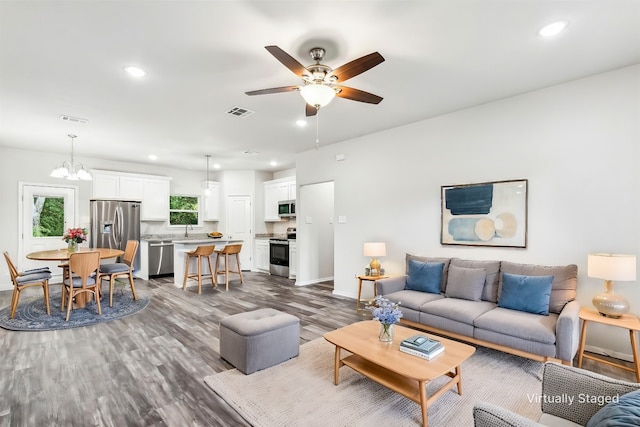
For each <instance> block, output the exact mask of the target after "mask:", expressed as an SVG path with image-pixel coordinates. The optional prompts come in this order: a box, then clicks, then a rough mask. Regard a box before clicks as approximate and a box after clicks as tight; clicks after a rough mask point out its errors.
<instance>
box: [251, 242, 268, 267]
mask: <svg viewBox="0 0 640 427" xmlns="http://www.w3.org/2000/svg"><path fill="white" fill-rule="evenodd" d="M253 265H254V267H255V269H256V270H258V271H262V272H265V273H268V272H269V240H267V239H256V259H255V263H254V264H253Z"/></svg>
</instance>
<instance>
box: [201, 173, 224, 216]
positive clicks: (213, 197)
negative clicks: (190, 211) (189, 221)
mask: <svg viewBox="0 0 640 427" xmlns="http://www.w3.org/2000/svg"><path fill="white" fill-rule="evenodd" d="M207 184H208V185H207ZM202 186H203V188H204V190H202V200H203V205H202V206H203V209H202V220H203V221H220V183H219V182H216V181H203V182H202ZM207 188H208V189H209V194H207V191H206V190H207Z"/></svg>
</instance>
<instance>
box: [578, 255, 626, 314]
mask: <svg viewBox="0 0 640 427" xmlns="http://www.w3.org/2000/svg"><path fill="white" fill-rule="evenodd" d="M587 275H588V276H589V277H595V278H598V279H603V280H604V289H605V291H604V292H603V293H601V294H598V295H596V296H594V297H593V300H592V302H593V306H594V307H595V308H596V309H597V310H598V312H599V313H600V314H601V315H603V316H606V317H612V318H619V317H621V316H622V315H624V314H626V313H628V312H629V309H630V307H629V303H628V302H627V301H626V300H625V299H624V297H623V296H622V295H618V294H616V293H615V292H614V289H613V281H614V280H619V281H630V280H636V256H635V255H614V254H589V256H588V258H587Z"/></svg>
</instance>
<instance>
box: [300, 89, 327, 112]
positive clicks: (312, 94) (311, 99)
mask: <svg viewBox="0 0 640 427" xmlns="http://www.w3.org/2000/svg"><path fill="white" fill-rule="evenodd" d="M300 95H302V97H303V98H304V100H305V101H306V103H307V104H309V105H311V106H313V107H317V108H320V107H324V106H325V105H327V104H328V103H330V102H331V100H332V99H333V98H334V97H335V96H336V91H335V90H333V88H331V87H330V86H327V85H324V84H318V83H310V84H308V85H305V86H303V87H302V89H300Z"/></svg>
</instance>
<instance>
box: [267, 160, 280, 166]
mask: <svg viewBox="0 0 640 427" xmlns="http://www.w3.org/2000/svg"><path fill="white" fill-rule="evenodd" d="M269 164H270V165H271V166H278V162H276V161H275V160H273V161H271V163H269Z"/></svg>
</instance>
